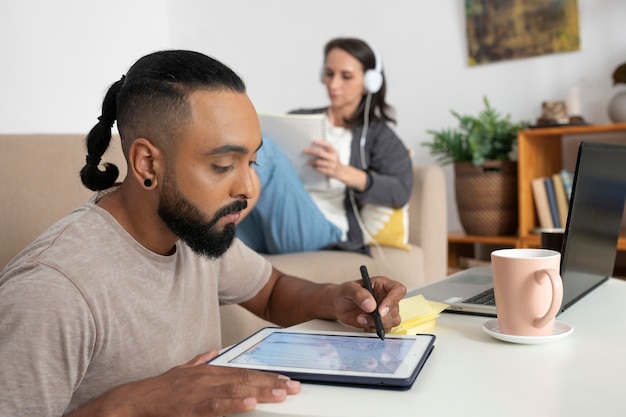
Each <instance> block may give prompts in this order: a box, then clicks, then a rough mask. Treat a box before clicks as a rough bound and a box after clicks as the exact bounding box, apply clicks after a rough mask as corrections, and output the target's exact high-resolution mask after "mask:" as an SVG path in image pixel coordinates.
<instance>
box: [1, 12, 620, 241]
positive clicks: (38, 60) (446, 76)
mask: <svg viewBox="0 0 626 417" xmlns="http://www.w3.org/2000/svg"><path fill="white" fill-rule="evenodd" d="M6 3H8V4H6ZM52 4H54V6H53V5H52ZM578 4H579V14H580V34H581V43H582V47H581V50H580V51H577V52H570V53H562V54H554V55H549V56H542V57H536V58H528V59H521V60H517V61H510V62H504V63H496V64H489V65H482V66H477V67H468V66H467V64H466V52H465V51H466V41H465V32H464V30H465V26H464V2H463V1H461V0H456V1H453V0H439V1H429V0H387V1H385V2H381V1H375V0H317V1H315V2H304V1H293V0H229V1H223V0H222V1H216V0H156V1H154V0H134V1H133V0H125V1H122V0H109V1H107V2H86V1H80V0H63V1H56V2H48V1H46V0H38V1H37V0H26V1H24V0H10V1H8V2H7V1H6V0H5V1H4V2H3V4H2V5H0V39H1V41H0V42H2V46H3V48H2V51H4V54H3V57H2V61H1V62H2V63H3V65H2V69H0V74H2V76H1V77H0V91H2V96H1V98H0V133H19V132H86V131H87V130H88V129H89V128H91V126H92V124H93V122H94V121H95V118H96V117H97V116H98V114H99V106H100V104H101V100H102V95H103V93H104V91H105V90H106V88H107V86H108V85H109V84H110V83H112V82H113V81H115V80H116V79H117V78H119V76H120V75H121V74H122V73H124V71H125V70H126V69H127V68H128V67H129V66H130V65H131V64H132V63H133V62H134V61H135V60H136V59H137V58H139V57H140V56H141V55H144V54H145V53H148V52H151V51H153V50H156V49H162V48H169V47H174V48H188V49H196V50H199V51H201V52H204V53H207V54H209V55H212V56H215V57H216V58H218V59H220V60H222V61H223V62H225V63H227V64H228V65H230V66H232V67H233V68H234V69H235V70H236V71H237V72H238V73H239V74H240V75H242V77H243V78H244V79H245V80H246V82H247V84H248V90H249V93H250V96H251V97H252V99H253V101H254V102H255V104H256V106H257V109H258V110H260V111H277V112H280V111H287V110H290V109H293V108H297V107H304V106H317V105H324V104H326V102H327V101H326V97H325V93H324V89H323V88H322V85H321V84H320V83H319V70H320V66H321V60H322V48H323V45H324V43H325V42H326V41H327V40H328V39H330V38H332V37H335V36H357V37H362V38H364V39H366V40H367V41H369V42H371V43H372V44H374V45H376V47H377V48H378V49H379V50H380V52H381V54H382V56H383V61H384V66H385V72H386V75H387V77H388V101H389V102H390V103H391V104H392V105H394V106H395V107H396V109H397V116H398V125H397V131H398V133H399V135H400V136H401V137H402V138H403V139H404V140H405V142H406V143H407V145H408V146H409V147H410V148H412V149H413V151H414V153H415V158H414V160H415V163H418V164H427V163H433V160H432V158H431V157H430V155H429V154H428V151H427V148H424V147H422V146H420V145H419V144H420V143H421V142H424V141H428V140H430V138H429V136H428V135H427V134H426V130H427V129H441V128H443V127H447V126H452V125H453V123H454V119H453V117H452V116H451V115H450V113H449V111H450V109H454V110H457V111H459V112H461V113H471V114H475V113H477V112H478V111H479V110H480V109H481V108H482V97H483V96H484V95H486V96H487V97H488V98H489V99H490V101H491V103H492V105H494V106H495V107H496V108H497V109H499V110H500V111H501V112H503V113H510V114H511V115H512V117H513V118H514V119H516V120H517V119H527V120H534V119H536V118H537V117H538V116H539V115H540V105H541V102H542V101H543V100H546V99H565V98H566V95H567V92H568V90H569V89H570V88H572V87H578V88H579V89H580V95H581V99H582V109H583V115H584V116H585V117H586V118H587V119H588V120H589V121H590V122H593V123H607V122H608V118H607V116H606V106H607V103H608V101H609V100H610V98H611V96H612V95H613V94H614V88H613V87H612V85H611V77H610V76H611V73H612V71H613V69H614V68H615V67H616V66H617V64H619V63H621V62H624V61H626V25H625V24H624V21H625V19H626V1H624V0H579V1H578ZM446 175H447V176H448V184H449V186H448V190H447V193H448V197H449V202H450V204H449V206H450V207H449V215H448V220H449V228H450V229H458V228H460V226H459V223H458V216H457V214H456V208H455V200H454V195H453V192H452V185H451V184H452V181H451V178H452V173H451V169H450V168H447V169H446Z"/></svg>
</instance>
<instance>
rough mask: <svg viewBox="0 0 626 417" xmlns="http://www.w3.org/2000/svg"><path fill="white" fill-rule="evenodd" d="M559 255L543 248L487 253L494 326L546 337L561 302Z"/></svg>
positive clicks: (513, 332) (525, 334)
mask: <svg viewBox="0 0 626 417" xmlns="http://www.w3.org/2000/svg"><path fill="white" fill-rule="evenodd" d="M560 263H561V254H560V253H559V252H557V251H554V250H547V249H500V250H496V251H493V252H491V266H492V269H493V285H494V293H495V298H496V312H497V315H498V325H499V327H500V331H501V332H502V333H504V334H510V335H516V336H549V335H551V334H552V333H553V331H554V319H555V317H556V315H557V314H558V312H559V310H560V308H561V303H562V302H563V283H562V281H561V276H560V275H559V268H560Z"/></svg>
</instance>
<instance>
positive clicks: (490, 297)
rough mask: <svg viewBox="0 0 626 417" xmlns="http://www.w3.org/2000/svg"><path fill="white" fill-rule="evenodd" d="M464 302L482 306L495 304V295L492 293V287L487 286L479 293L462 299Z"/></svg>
mask: <svg viewBox="0 0 626 417" xmlns="http://www.w3.org/2000/svg"><path fill="white" fill-rule="evenodd" d="M463 303H465V304H480V305H484V306H495V305H496V297H495V295H494V294H493V288H489V289H488V290H486V291H483V292H481V293H479V294H476V295H474V296H472V297H470V298H467V299H465V300H463Z"/></svg>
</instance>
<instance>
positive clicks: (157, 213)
mask: <svg viewBox="0 0 626 417" xmlns="http://www.w3.org/2000/svg"><path fill="white" fill-rule="evenodd" d="M98 119H99V121H98V123H97V124H96V125H95V126H94V128H93V129H92V130H91V132H90V133H89V135H88V136H87V150H88V154H87V158H86V165H85V167H84V168H83V170H82V171H81V179H82V181H83V183H84V184H85V185H86V186H87V187H88V188H90V189H92V190H94V191H97V193H96V195H94V197H92V199H91V200H90V201H89V202H87V203H86V204H85V205H84V206H83V207H80V208H78V209H76V210H75V211H73V212H72V213H71V214H69V215H68V216H67V217H66V218H64V219H62V220H60V221H59V222H57V223H56V224H55V225H53V226H52V227H51V228H50V229H48V230H47V231H46V232H45V233H44V234H43V235H41V236H40V237H39V238H37V240H36V241H35V242H33V243H32V244H31V245H29V246H28V247H27V248H26V249H25V250H24V251H22V252H21V253H20V254H19V255H18V256H17V257H16V258H15V259H14V260H12V261H11V262H10V263H9V264H8V265H7V266H6V267H5V269H4V270H3V271H2V272H1V273H0V334H1V337H0V357H2V362H1V365H0V374H1V375H2V377H0V415H19V416H42V415H47V416H60V415H68V416H83V415H87V416H101V415H116V416H135V415H137V416H138V415H142V416H143V415H150V416H161V415H163V416H174V415H187V416H196V415H198V416H199V415H202V416H213V415H224V414H230V413H235V412H242V411H246V410H250V409H252V408H254V407H255V405H256V404H257V403H258V402H280V401H283V400H284V399H285V398H286V396H287V395H292V394H297V393H298V392H299V390H300V385H299V383H298V382H297V381H292V380H290V379H289V378H286V377H284V376H280V375H276V374H271V373H265V372H256V371H251V370H242V369H232V368H231V369H225V368H220V367H215V366H208V365H206V362H207V361H208V360H210V359H211V358H213V357H215V355H216V354H217V349H219V348H220V347H221V346H220V345H221V341H220V321H219V305H220V304H228V303H238V304H240V305H242V306H243V307H245V308H247V309H248V310H250V311H251V312H253V313H255V314H257V315H258V316H260V317H263V318H265V319H267V320H270V321H273V322H274V323H276V324H279V325H282V326H288V325H293V324H296V323H300V322H303V321H306V320H310V319H314V318H323V319H330V320H340V321H342V322H344V323H347V324H350V325H353V326H359V327H363V328H365V329H367V330H370V331H372V330H373V328H374V325H373V321H372V319H371V315H370V313H371V312H372V311H373V310H374V309H375V308H376V300H378V301H379V309H378V311H379V312H380V314H381V316H382V317H383V324H384V327H385V328H386V329H390V328H391V327H393V326H395V325H397V324H399V322H400V317H399V315H398V301H399V300H400V299H401V298H402V297H403V296H404V295H405V292H406V289H405V288H404V287H403V286H402V285H401V284H399V283H397V282H394V281H392V280H390V279H387V278H385V277H375V278H374V279H373V286H374V292H375V296H376V299H374V297H372V296H371V295H370V294H369V292H368V291H367V290H365V289H364V288H362V287H361V285H360V283H359V281H358V280H355V281H351V282H346V283H344V284H342V285H330V284H315V283H312V282H309V281H305V280H302V279H298V278H295V277H291V276H287V275H285V274H283V273H281V272H280V271H278V270H276V269H274V268H273V267H272V266H271V264H269V262H267V261H266V260H265V259H264V258H263V257H261V256H259V255H257V254H256V253H255V252H253V251H252V250H250V249H249V248H247V247H246V246H245V245H243V244H242V243H241V242H240V241H239V240H237V239H235V225H236V224H237V223H238V222H239V221H240V220H241V219H242V217H243V216H245V213H246V207H247V206H248V203H249V202H250V205H253V204H254V201H255V199H256V198H258V193H259V192H260V190H259V188H258V182H257V178H256V175H255V172H254V165H255V164H256V152H257V151H258V149H259V148H260V147H261V146H262V139H261V132H260V128H259V122H258V118H257V115H256V111H255V109H254V106H253V105H252V103H251V102H250V99H249V98H248V96H247V94H246V91H245V86H244V84H243V82H242V81H241V79H240V78H239V77H238V76H237V75H236V74H235V73H234V72H233V71H232V70H230V69H229V68H227V67H225V66H224V65H223V64H221V63H220V62H218V61H216V60H214V59H212V58H209V57H207V56H205V55H202V54H199V53H196V52H191V51H162V52H156V53H153V54H150V55H147V56H145V57H143V58H141V59H140V60H138V61H137V62H136V63H135V64H134V65H133V66H132V67H131V68H130V69H129V71H128V73H127V74H126V75H125V76H123V77H122V79H120V80H119V81H117V82H115V83H114V84H113V85H111V87H110V88H109V90H108V92H107V94H106V96H105V98H104V101H103V104H102V115H101V116H100V117H99V118H98ZM115 121H117V125H118V130H119V132H120V136H121V141H122V149H123V151H124V155H125V157H126V161H127V172H128V174H127V176H126V178H125V179H124V180H123V182H122V183H121V184H116V183H115V181H116V179H117V176H118V170H117V167H115V166H114V165H112V164H105V165H104V170H100V168H99V166H100V162H101V157H102V156H103V154H104V152H105V151H106V149H107V148H108V146H109V142H110V140H111V128H112V126H113V124H114V122H115ZM259 163H262V161H259ZM33 168H34V169H36V167H33ZM42 180H45V179H42ZM355 273H356V268H355ZM194 356H195V357H194ZM190 358H193V359H191V360H190Z"/></svg>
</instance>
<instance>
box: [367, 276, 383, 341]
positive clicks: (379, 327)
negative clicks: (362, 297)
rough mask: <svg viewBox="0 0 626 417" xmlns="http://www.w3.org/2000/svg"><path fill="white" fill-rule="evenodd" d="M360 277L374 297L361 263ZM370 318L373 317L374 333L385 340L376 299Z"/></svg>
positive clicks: (370, 283) (368, 277)
mask: <svg viewBox="0 0 626 417" xmlns="http://www.w3.org/2000/svg"><path fill="white" fill-rule="evenodd" d="M361 278H363V287H365V289H366V290H368V291H369V292H370V294H372V297H374V289H373V288H372V282H371V281H370V275H369V274H368V273H367V267H366V266H365V265H361ZM374 300H376V297H374ZM372 318H373V319H374V326H376V334H377V335H378V337H380V340H385V328H384V327H383V321H382V320H381V319H380V314H378V301H376V309H375V310H374V311H372Z"/></svg>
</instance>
